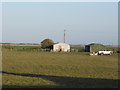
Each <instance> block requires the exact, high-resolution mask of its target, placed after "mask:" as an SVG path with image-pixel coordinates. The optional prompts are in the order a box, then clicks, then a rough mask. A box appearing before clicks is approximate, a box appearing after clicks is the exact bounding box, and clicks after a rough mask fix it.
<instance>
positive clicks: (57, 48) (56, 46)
mask: <svg viewBox="0 0 120 90" xmlns="http://www.w3.org/2000/svg"><path fill="white" fill-rule="evenodd" d="M53 51H55V52H61V51H63V52H69V51H70V45H69V44H65V43H56V44H54V45H53Z"/></svg>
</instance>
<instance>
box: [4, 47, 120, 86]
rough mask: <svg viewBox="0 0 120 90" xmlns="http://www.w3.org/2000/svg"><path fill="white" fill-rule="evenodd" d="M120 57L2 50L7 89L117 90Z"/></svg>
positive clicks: (116, 55)
mask: <svg viewBox="0 0 120 90" xmlns="http://www.w3.org/2000/svg"><path fill="white" fill-rule="evenodd" d="M117 80H118V54H113V55H110V56H109V55H102V56H89V53H85V52H69V53H62V52H60V53H55V52H39V51H15V50H13V51H10V50H8V49H2V84H3V88H4V87H35V88H36V87H39V88H42V87H45V88H55V87H61V88H62V87H65V88H117V87H118V84H117Z"/></svg>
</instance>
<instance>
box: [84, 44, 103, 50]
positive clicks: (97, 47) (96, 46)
mask: <svg viewBox="0 0 120 90" xmlns="http://www.w3.org/2000/svg"><path fill="white" fill-rule="evenodd" d="M103 49H105V46H104V45H102V44H97V43H92V44H89V45H85V52H98V51H99V50H103Z"/></svg>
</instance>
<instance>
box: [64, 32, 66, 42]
mask: <svg viewBox="0 0 120 90" xmlns="http://www.w3.org/2000/svg"><path fill="white" fill-rule="evenodd" d="M65 31H66V30H64V43H65V36H66V32H65Z"/></svg>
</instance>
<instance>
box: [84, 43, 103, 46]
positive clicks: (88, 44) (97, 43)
mask: <svg viewBox="0 0 120 90" xmlns="http://www.w3.org/2000/svg"><path fill="white" fill-rule="evenodd" d="M91 45H102V44H99V43H91V44H88V45H86V46H91Z"/></svg>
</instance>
